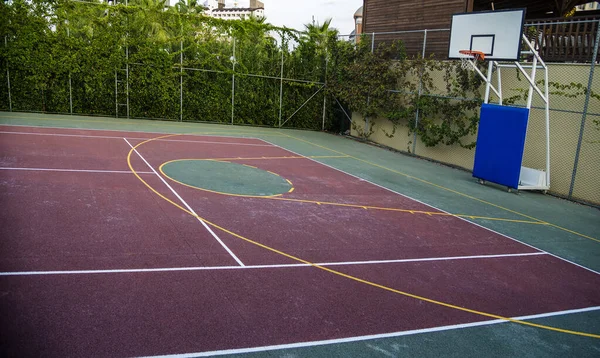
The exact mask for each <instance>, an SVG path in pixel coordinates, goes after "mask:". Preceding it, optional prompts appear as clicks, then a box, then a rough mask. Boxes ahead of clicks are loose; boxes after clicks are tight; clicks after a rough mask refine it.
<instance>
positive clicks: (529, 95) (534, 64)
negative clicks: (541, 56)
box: [527, 56, 538, 109]
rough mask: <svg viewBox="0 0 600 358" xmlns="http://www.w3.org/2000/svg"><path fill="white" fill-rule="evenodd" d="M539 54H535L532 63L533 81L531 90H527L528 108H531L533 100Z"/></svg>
mask: <svg viewBox="0 0 600 358" xmlns="http://www.w3.org/2000/svg"><path fill="white" fill-rule="evenodd" d="M537 63H538V61H537V56H533V63H532V64H531V66H532V67H531V83H529V92H527V108H529V109H531V102H532V101H533V87H535V85H536V84H535V73H536V71H537Z"/></svg>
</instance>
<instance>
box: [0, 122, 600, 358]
mask: <svg viewBox="0 0 600 358" xmlns="http://www.w3.org/2000/svg"><path fill="white" fill-rule="evenodd" d="M9 132H13V133H9ZM14 132H19V133H14ZM158 136H160V134H151V133H135V132H129V133H127V132H117V131H92V130H68V129H51V128H48V129H42V128H33V127H10V126H0V139H1V142H0V143H1V144H0V146H1V149H2V152H1V153H2V155H1V157H0V168H1V169H0V200H1V204H2V205H1V206H0V236H1V237H2V238H3V239H2V242H1V255H0V304H1V307H0V308H1V309H2V312H3V314H4V317H3V321H4V323H3V324H2V334H1V335H0V346H1V347H2V351H1V353H2V354H3V355H6V356H39V355H50V356H107V357H114V356H146V355H161V354H178V353H188V352H209V351H215V350H227V349H238V348H250V347H261V346H271V345H281V344H289V343H296V342H309V341H321V340H330V339H337V338H347V337H355V336H364V335H374V334H383V333H390V332H400V331H408V330H416V329H427V328H434V327H439V326H447V325H459V324H468V323H472V322H478V321H483V320H490V319H491V318H490V317H486V316H483V315H481V314H479V313H477V312H476V313H473V312H471V313H469V312H465V311H461V310H460V309H456V308H452V307H448V306H443V305H440V304H439V303H436V302H431V301H429V302H428V301H426V300H422V299H417V298H414V297H408V296H407V295H405V294H403V293H409V294H413V295H418V296H422V297H424V298H427V299H431V300H436V301H439V302H444V303H447V304H450V305H455V306H457V307H463V308H468V309H471V310H476V311H481V312H484V313H492V314H495V315H500V316H503V317H518V316H525V315H535V314H544V313H550V312H557V311H565V310H573V309H584V308H590V307H596V306H600V275H598V274H597V273H595V272H593V271H590V270H587V269H584V268H582V267H579V266H577V265H574V264H571V263H569V262H566V261H564V260H562V259H559V258H557V257H554V256H552V255H550V254H548V253H545V252H542V251H539V250H537V249H535V248H533V247H530V246H527V245H525V244H522V243H520V242H518V241H515V240H513V239H511V238H508V237H506V236H503V235H500V234H498V233H495V232H492V231H490V230H488V229H486V228H483V227H481V226H478V225H476V224H474V223H471V222H469V221H466V220H464V219H462V218H459V217H455V216H451V215H448V214H445V213H442V212H441V211H439V210H437V209H435V208H432V207H430V206H427V205H425V204H422V203H419V202H417V201H415V200H412V199H410V198H408V197H405V196H403V195H401V194H399V193H394V192H391V191H389V190H387V189H384V188H382V187H379V186H377V185H374V184H371V183H369V182H367V181H364V180H362V179H359V178H356V177H353V176H351V175H349V174H346V173H343V172H341V171H338V170H336V169H333V168H330V167H327V166H325V165H323V164H320V163H318V162H316V161H314V160H311V159H310V158H306V157H301V156H299V155H298V154H295V153H292V152H289V151H287V150H285V149H283V148H280V147H277V146H274V145H271V144H270V143H268V142H265V141H263V140H261V139H254V138H231V137H217V136H193V135H179V136H172V137H168V138H164V139H163V140H155V141H150V142H148V143H145V144H142V145H140V146H139V147H137V151H138V153H139V155H138V154H137V153H136V152H132V153H131V164H132V167H133V169H134V170H135V171H136V172H137V173H138V175H139V177H140V178H141V179H143V181H145V182H146V183H147V184H148V186H150V187H152V189H153V190H151V189H150V188H148V186H146V185H145V184H144V183H143V182H142V181H141V180H140V179H139V178H137V177H136V176H135V175H134V174H133V173H132V172H131V171H130V168H129V166H128V162H127V156H128V154H129V153H130V150H131V147H130V146H129V144H128V143H127V142H126V141H125V140H124V139H123V138H127V140H128V141H129V143H131V144H132V145H134V146H135V145H137V144H139V143H141V142H142V141H144V140H146V139H149V138H154V137H158ZM140 155H141V156H142V157H143V158H144V160H146V161H147V163H149V165H150V166H151V167H148V165H147V164H146V163H145V162H144V160H143V159H142V158H141V157H140ZM218 158H227V160H228V161H230V162H235V163H243V164H249V165H252V166H254V167H257V168H259V169H262V170H265V171H271V172H274V173H277V174H278V175H280V176H281V177H283V178H285V179H288V180H289V181H290V182H291V183H293V188H294V190H293V191H292V192H291V193H286V194H283V195H282V196H279V197H275V198H256V197H240V196H230V195H224V194H219V193H214V192H207V191H204V190H198V189H196V188H191V187H188V186H185V185H181V184H180V183H177V182H174V181H172V180H170V179H169V178H165V177H164V176H163V175H162V174H160V172H159V167H160V166H161V165H162V164H163V163H165V162H168V161H171V160H176V159H213V160H214V159H218ZM340 160H344V159H343V158H340ZM154 171H156V172H158V173H155V172H154ZM207 175H210V173H207ZM163 180H164V182H163ZM165 182H166V183H167V184H168V186H167V185H166V184H165ZM171 189H172V190H171ZM157 193H159V194H161V195H163V196H164V197H165V198H167V199H169V200H170V201H172V202H173V203H177V204H178V205H180V206H185V205H186V204H187V205H189V207H190V208H191V209H192V210H193V211H194V212H196V213H197V214H198V216H200V217H201V218H203V219H204V220H206V222H204V223H203V222H200V221H199V220H198V219H197V218H196V217H193V216H191V215H189V214H188V213H186V212H185V211H183V210H181V209H179V208H177V207H175V205H173V204H172V203H169V202H168V201H166V200H164V199H163V198H161V197H160V196H159V195H157ZM181 199H183V200H184V201H185V203H183V202H182V201H181ZM339 204H344V205H339ZM375 207H376V208H375ZM440 214H442V215H440ZM466 214H473V215H476V214H477V213H466ZM207 222H208V224H207ZM211 223H212V224H216V225H212V224H211ZM217 225H218V226H217ZM221 228H222V229H226V230H227V231H224V230H222V229H221ZM209 229H210V230H209ZM243 238H246V239H248V240H252V241H254V242H256V243H260V244H261V245H264V246H263V247H260V246H259V245H257V244H253V243H250V242H248V241H247V240H244V239H243ZM268 248H271V249H273V250H269V249H268ZM274 250H277V251H279V252H275V251H274ZM284 253H285V254H287V255H292V256H294V257H297V258H300V259H302V260H306V261H308V262H311V263H317V264H320V265H322V266H325V267H327V268H330V269H333V270H335V271H336V272H327V271H325V270H323V269H321V268H317V267H311V266H309V265H308V264H306V261H305V262H301V261H298V260H294V259H293V258H291V257H290V256H286V255H284ZM242 265H243V266H242ZM341 274H345V275H351V276H352V277H350V278H349V277H344V276H343V275H341ZM355 278H357V279H361V280H364V281H363V282H359V281H358V280H357V279H355ZM371 283H374V284H378V285H383V286H385V287H387V288H392V289H395V290H399V291H402V292H401V293H398V292H391V291H390V290H386V289H385V288H381V287H375V286H374V285H372V284H371ZM481 312H480V313H481Z"/></svg>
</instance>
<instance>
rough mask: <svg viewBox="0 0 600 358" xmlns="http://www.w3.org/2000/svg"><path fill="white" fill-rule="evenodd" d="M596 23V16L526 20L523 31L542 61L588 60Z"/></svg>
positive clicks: (590, 54) (591, 51) (590, 59)
mask: <svg viewBox="0 0 600 358" xmlns="http://www.w3.org/2000/svg"><path fill="white" fill-rule="evenodd" d="M599 23H600V17H597V16H596V17H576V18H554V19H540V20H529V21H527V22H526V23H525V29H524V31H525V34H526V36H527V38H529V40H530V41H532V42H533V44H534V46H535V47H536V49H537V50H538V51H539V52H540V55H541V56H542V58H543V59H544V61H546V62H584V63H585V62H587V63H589V62H591V61H592V58H593V55H594V44H595V40H596V34H597V32H598V24H599ZM599 58H600V56H599Z"/></svg>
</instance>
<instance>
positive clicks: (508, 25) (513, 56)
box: [448, 9, 525, 61]
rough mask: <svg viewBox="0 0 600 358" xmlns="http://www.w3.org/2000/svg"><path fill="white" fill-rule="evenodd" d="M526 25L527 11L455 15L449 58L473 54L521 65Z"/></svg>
mask: <svg viewBox="0 0 600 358" xmlns="http://www.w3.org/2000/svg"><path fill="white" fill-rule="evenodd" d="M524 21H525V9H512V10H499V11H485V12H469V13H464V14H454V15H452V28H451V30H450V47H449V49H448V58H450V59H458V58H460V54H459V52H458V51H460V50H472V51H481V52H483V53H485V59H486V60H502V61H518V60H519V55H520V53H521V36H522V34H523V26H524Z"/></svg>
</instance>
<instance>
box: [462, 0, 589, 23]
mask: <svg viewBox="0 0 600 358" xmlns="http://www.w3.org/2000/svg"><path fill="white" fill-rule="evenodd" d="M588 2H590V0H553V1H550V0H474V2H473V10H474V11H486V10H492V3H493V4H494V8H495V9H496V10H503V9H518V8H524V7H526V8H527V13H526V16H527V18H528V19H536V18H544V17H560V16H562V15H563V14H561V13H560V12H564V11H568V10H570V9H572V8H573V6H575V5H581V4H585V3H588Z"/></svg>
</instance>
